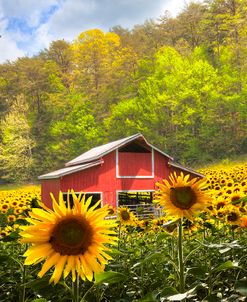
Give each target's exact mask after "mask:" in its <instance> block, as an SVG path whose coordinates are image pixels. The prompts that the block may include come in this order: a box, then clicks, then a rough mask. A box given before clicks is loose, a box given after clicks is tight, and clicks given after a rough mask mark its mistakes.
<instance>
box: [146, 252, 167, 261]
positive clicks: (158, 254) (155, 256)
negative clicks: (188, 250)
mask: <svg viewBox="0 0 247 302" xmlns="http://www.w3.org/2000/svg"><path fill="white" fill-rule="evenodd" d="M162 256H163V253H162V252H155V253H152V254H151V255H148V256H147V257H146V258H144V259H143V260H142V263H146V262H149V263H150V262H151V261H153V260H157V259H158V260H160V258H161V257H162Z"/></svg>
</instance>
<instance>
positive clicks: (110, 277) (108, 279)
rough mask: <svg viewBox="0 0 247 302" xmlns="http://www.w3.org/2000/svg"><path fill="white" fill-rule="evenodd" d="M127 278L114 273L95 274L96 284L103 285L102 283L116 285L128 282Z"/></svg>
mask: <svg viewBox="0 0 247 302" xmlns="http://www.w3.org/2000/svg"><path fill="white" fill-rule="evenodd" d="M127 278H128V277H127V276H126V275H124V274H122V273H118V272H113V271H108V272H103V273H99V274H95V284H96V285H98V284H102V283H108V284H114V283H119V282H123V281H125V280H127Z"/></svg>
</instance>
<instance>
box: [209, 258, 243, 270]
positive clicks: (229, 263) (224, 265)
mask: <svg viewBox="0 0 247 302" xmlns="http://www.w3.org/2000/svg"><path fill="white" fill-rule="evenodd" d="M229 268H241V267H239V266H238V265H237V263H234V262H232V261H230V260H228V261H226V262H224V263H221V264H220V265H219V266H217V267H216V268H215V269H213V271H214V272H220V271H223V270H225V269H229Z"/></svg>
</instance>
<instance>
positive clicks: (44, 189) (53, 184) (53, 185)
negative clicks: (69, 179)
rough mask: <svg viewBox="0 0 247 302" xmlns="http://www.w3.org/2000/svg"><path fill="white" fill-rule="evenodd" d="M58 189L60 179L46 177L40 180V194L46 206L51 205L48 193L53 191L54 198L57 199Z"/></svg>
mask: <svg viewBox="0 0 247 302" xmlns="http://www.w3.org/2000/svg"><path fill="white" fill-rule="evenodd" d="M59 191H60V179H46V180H42V182H41V196H42V201H43V202H44V203H45V204H46V205H47V206H48V207H50V208H51V207H52V202H51V197H50V193H53V195H54V197H55V198H56V200H57V199H58V196H59Z"/></svg>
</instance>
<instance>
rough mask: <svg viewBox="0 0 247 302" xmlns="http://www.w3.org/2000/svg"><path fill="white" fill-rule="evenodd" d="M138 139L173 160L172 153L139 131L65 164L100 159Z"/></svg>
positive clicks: (96, 148)
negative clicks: (164, 150)
mask: <svg viewBox="0 0 247 302" xmlns="http://www.w3.org/2000/svg"><path fill="white" fill-rule="evenodd" d="M137 139H139V140H143V141H144V142H145V143H146V144H147V145H148V146H149V147H151V148H153V149H154V150H156V151H158V152H159V153H161V154H163V155H164V156H166V157H168V158H169V159H171V160H173V158H172V157H171V156H170V155H168V154H166V153H164V152H163V151H161V150H159V149H158V148H156V147H154V146H153V145H151V144H149V143H148V142H147V141H146V139H145V137H144V136H143V135H142V134H141V133H137V134H134V135H132V136H129V137H126V138H122V139H119V140H117V141H114V142H111V143H108V144H105V145H102V146H98V147H95V148H93V149H91V150H89V151H87V152H85V153H83V154H82V155H80V156H78V157H76V158H74V159H72V160H71V161H69V162H67V163H66V164H65V166H66V167H68V166H74V165H78V164H82V163H86V162H91V161H93V160H97V159H100V158H101V157H102V156H104V155H106V154H108V153H110V152H112V151H114V150H116V149H118V148H120V147H122V146H124V145H126V144H128V143H130V142H132V141H135V140H137Z"/></svg>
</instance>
